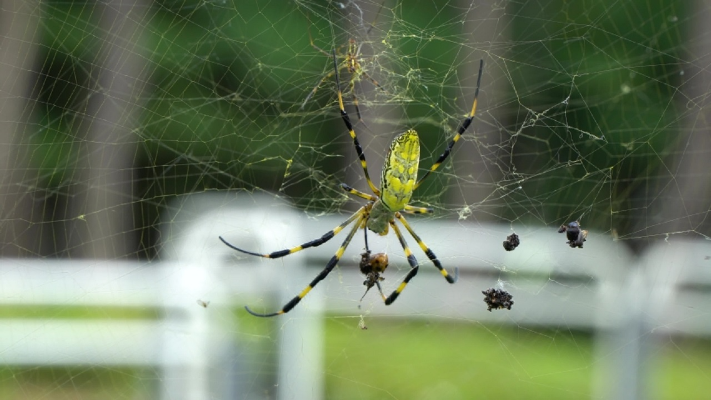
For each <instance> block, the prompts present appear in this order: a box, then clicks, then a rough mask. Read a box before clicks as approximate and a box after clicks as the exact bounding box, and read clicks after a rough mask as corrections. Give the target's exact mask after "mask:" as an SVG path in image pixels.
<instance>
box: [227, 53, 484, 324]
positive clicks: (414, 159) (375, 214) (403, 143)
mask: <svg viewBox="0 0 711 400" xmlns="http://www.w3.org/2000/svg"><path fill="white" fill-rule="evenodd" d="M333 69H334V77H335V80H336V89H337V92H336V94H337V96H338V107H339V111H340V114H341V119H342V120H343V123H344V124H345V125H346V129H348V133H349V135H350V136H351V138H352V139H353V146H354V147H355V150H356V153H357V154H358V158H359V159H360V165H361V168H363V175H365V180H366V182H367V183H368V186H369V187H370V190H371V191H372V192H373V194H369V193H365V192H361V191H359V190H356V189H354V188H352V187H350V186H348V185H346V184H341V188H342V189H343V190H344V191H345V192H347V193H349V194H352V195H355V196H357V197H360V198H361V199H365V200H367V202H366V204H365V205H364V206H362V207H361V208H360V209H358V211H356V212H355V213H353V215H351V216H350V217H348V219H347V220H346V221H345V222H343V223H342V224H340V225H338V226H337V227H335V228H334V229H332V230H330V231H328V232H326V233H325V234H323V235H322V236H321V237H320V238H318V239H314V240H312V241H310V242H306V243H303V244H301V245H299V246H296V247H293V248H290V249H284V250H278V251H275V252H272V253H269V254H261V253H255V252H251V251H247V250H243V249H240V248H238V247H236V246H235V245H233V244H231V243H229V242H228V241H227V240H225V239H224V238H223V237H222V236H220V240H221V241H222V242H223V243H224V244H225V245H227V246H229V247H230V248H232V249H234V250H237V251H239V252H242V253H245V254H249V255H252V256H257V257H264V258H272V259H273V258H280V257H285V256H288V255H290V254H294V253H296V252H299V251H301V250H304V249H307V248H309V247H317V246H321V245H322V244H324V243H326V242H328V241H329V240H331V239H332V238H333V237H334V236H336V235H337V234H339V233H340V232H341V231H342V230H344V229H345V228H346V227H348V226H349V225H351V224H353V227H352V228H351V229H350V231H349V232H348V235H347V236H346V238H345V240H344V241H343V243H342V244H341V246H340V247H339V248H338V250H336V253H335V254H334V255H333V257H331V259H330V260H329V261H328V263H327V264H326V267H325V268H324V269H323V270H322V271H321V272H320V273H319V274H318V275H317V276H316V277H315V278H314V279H313V280H312V281H311V283H309V284H308V285H307V286H306V287H305V288H304V289H303V290H302V291H301V292H300V293H299V294H297V295H296V296H295V297H294V298H293V299H291V300H290V301H289V302H287V303H286V304H285V305H284V306H283V307H282V308H281V310H279V311H277V312H273V313H266V314H261V313H257V312H254V311H252V310H250V309H249V307H246V306H245V309H246V310H247V312H249V313H250V314H252V315H254V316H257V317H274V316H277V315H282V314H286V313H288V312H289V311H291V310H292V309H293V308H294V307H295V306H296V305H297V304H299V302H300V301H301V300H302V299H303V298H304V297H306V295H308V294H309V292H310V291H311V290H312V289H313V288H314V287H316V285H317V284H318V283H319V282H321V281H322V280H323V279H325V278H326V277H327V276H328V274H330V273H331V271H333V269H334V268H335V267H336V265H337V264H338V262H339V261H340V259H341V257H342V256H343V253H344V252H345V251H346V249H347V248H348V245H349V244H350V243H351V240H352V239H353V236H355V234H356V232H357V231H358V230H359V229H363V230H370V231H372V232H375V233H377V234H378V235H381V236H384V235H387V234H388V232H389V228H392V230H393V232H395V236H397V238H398V241H399V242H400V246H401V247H402V249H403V252H404V253H405V256H406V258H407V262H408V263H409V264H410V271H409V272H408V273H407V275H406V276H405V279H404V280H403V281H402V282H401V283H400V285H399V286H398V287H397V289H395V290H394V291H393V292H392V293H391V294H390V296H388V297H385V295H384V294H383V292H382V290H380V289H381V288H380V282H381V281H382V279H381V278H382V277H381V276H380V274H381V273H382V272H383V271H384V270H385V267H387V257H385V258H383V257H382V254H381V253H379V254H376V255H374V256H373V255H371V253H370V250H369V249H368V248H367V247H366V250H365V253H363V254H361V262H360V265H361V269H362V270H365V271H366V272H365V274H366V280H365V282H364V284H365V286H366V287H368V288H370V287H373V286H377V287H378V289H379V290H380V295H381V297H382V300H383V302H384V303H385V305H390V304H392V303H393V302H395V300H396V299H397V298H398V296H400V293H402V291H403V290H405V287H406V286H407V284H408V283H409V282H410V280H412V278H414V277H415V275H417V272H418V271H419V267H420V265H419V263H418V262H417V259H416V258H415V256H414V255H413V254H412V250H410V247H409V246H408V244H407V241H406V240H405V237H404V236H403V235H402V232H401V231H400V227H399V226H398V224H397V222H399V223H400V224H401V225H402V226H404V227H405V229H406V230H407V232H408V233H409V234H410V236H412V238H413V239H415V242H417V244H418V245H419V246H420V249H422V251H423V252H424V253H425V255H426V256H427V258H429V259H430V261H432V263H433V264H434V266H435V268H437V269H438V270H439V272H440V273H441V274H442V276H443V277H444V279H445V280H446V281H447V282H449V283H455V282H456V281H457V279H458V277H459V270H458V269H456V268H455V270H454V276H452V275H450V274H449V273H448V272H447V270H445V269H444V267H443V266H442V264H441V263H440V262H439V260H438V259H437V256H436V255H435V254H434V252H433V251H432V250H431V249H430V248H429V247H427V245H426V244H425V243H424V242H423V241H422V239H420V236H419V235H418V234H417V233H415V231H414V230H413V229H412V227H411V226H410V223H409V222H407V220H406V219H405V217H404V216H403V214H427V213H432V212H433V210H432V209H431V208H424V207H415V206H411V205H410V204H408V203H409V202H410V199H411V198H412V193H413V191H414V190H415V189H417V188H418V187H419V186H420V185H421V184H422V182H423V181H424V180H425V179H427V177H428V176H430V174H431V173H432V172H434V171H436V170H437V168H439V166H440V165H441V164H442V163H443V162H444V161H445V160H446V159H447V157H448V156H449V154H450V153H451V152H452V149H453V148H454V145H455V144H456V143H457V142H458V141H459V139H460V138H461V137H462V135H463V134H464V132H465V131H466V130H467V128H468V127H469V125H471V123H472V120H473V119H474V115H475V114H476V106H477V99H478V97H479V86H480V84H481V75H482V72H483V70H484V60H481V61H480V63H479V75H478V78H477V86H476V90H475V92H474V101H473V103H472V108H471V111H470V112H469V115H468V116H467V117H466V118H465V119H464V121H462V123H461V125H459V128H458V129H457V133H456V134H455V135H454V137H453V138H452V139H451V141H450V142H449V144H447V147H446V148H445V149H444V152H443V153H442V154H441V155H440V156H439V158H438V159H437V161H435V163H434V164H432V166H431V167H430V169H429V170H428V171H427V172H426V173H425V175H424V176H422V177H421V178H420V179H419V180H418V179H417V172H418V168H419V163H420V140H419V137H418V135H417V132H416V131H415V130H413V129H409V130H407V131H405V132H404V133H402V134H400V135H398V136H397V137H395V139H394V140H393V141H392V143H391V144H390V150H389V151H388V154H387V156H386V157H385V165H384V166H383V172H382V175H381V178H380V188H378V187H376V186H375V184H374V183H373V181H372V180H371V179H370V174H369V173H368V164H367V163H366V161H365V154H363V148H362V147H361V145H360V143H359V142H358V138H357V136H356V133H355V131H354V130H353V124H352V123H351V120H350V117H348V113H347V112H346V110H345V108H344V106H343V94H342V93H341V89H340V83H339V80H338V61H337V59H336V51H335V50H333ZM366 234H367V231H366ZM366 246H367V244H366ZM366 293H367V289H366Z"/></svg>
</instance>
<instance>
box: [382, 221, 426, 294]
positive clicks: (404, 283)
mask: <svg viewBox="0 0 711 400" xmlns="http://www.w3.org/2000/svg"><path fill="white" fill-rule="evenodd" d="M390 226H392V228H393V230H394V231H395V235H396V236H397V239H398V240H399V241H400V245H401V246H402V249H403V250H404V251H405V256H407V262H408V263H409V264H410V268H411V269H410V272H408V273H407V276H405V279H403V281H402V282H401V283H400V286H398V287H397V289H395V291H393V292H392V293H391V294H390V296H388V298H387V299H385V305H386V306H389V305H390V304H392V303H393V302H394V301H395V300H396V299H397V298H398V296H400V293H401V292H402V291H403V290H405V286H407V284H408V282H410V279H412V278H414V277H415V275H417V271H418V270H419V269H420V266H419V265H418V264H417V259H416V258H415V256H414V255H413V254H412V250H410V247H409V246H408V245H407V242H406V241H405V237H403V236H402V232H400V228H398V226H397V225H396V224H395V221H394V220H393V221H390Z"/></svg>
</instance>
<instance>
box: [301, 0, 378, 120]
mask: <svg viewBox="0 0 711 400" xmlns="http://www.w3.org/2000/svg"><path fill="white" fill-rule="evenodd" d="M382 6H383V5H382V4H381V5H380V7H381V9H382ZM378 15H380V11H378ZM376 18H377V17H376ZM372 27H373V26H372V25H371V28H372ZM369 32H370V29H368V31H367V32H366V34H367V33H369ZM309 41H310V42H311V47H313V48H314V49H316V50H318V51H319V52H321V53H323V54H325V55H326V56H328V57H332V55H331V54H329V53H328V52H327V51H325V50H323V49H321V48H320V47H318V46H316V44H314V39H313V37H312V36H311V28H309ZM362 49H363V42H361V43H360V44H359V43H358V42H357V41H356V40H355V39H353V38H350V39H348V46H347V50H346V53H345V54H343V55H340V56H337V55H336V54H335V53H334V54H333V57H334V61H335V58H336V57H340V58H342V59H343V61H342V62H341V63H340V64H338V67H337V68H336V70H335V71H331V72H329V73H328V74H326V75H325V76H324V77H323V78H321V79H320V80H319V81H318V83H317V84H316V86H314V88H313V89H311V92H309V95H308V96H306V99H304V102H303V103H301V109H302V110H303V109H304V108H305V107H306V103H308V102H309V100H310V99H311V98H312V97H313V96H314V95H315V94H316V91H318V89H319V87H321V85H322V84H323V83H324V82H325V81H326V80H328V79H330V78H331V77H333V76H334V75H335V74H337V73H339V72H343V71H348V74H349V75H350V80H349V81H348V92H347V93H350V95H351V96H352V97H353V106H354V107H355V110H356V115H357V116H358V120H359V121H362V120H363V118H362V117H361V114H360V107H359V104H358V97H357V96H356V93H355V86H356V83H359V82H360V81H361V79H366V80H368V81H369V82H370V83H372V84H373V86H375V87H376V88H378V89H380V90H381V91H382V92H383V93H387V91H386V90H385V89H384V88H383V87H382V86H381V85H380V84H379V83H378V81H376V80H375V79H373V77H371V76H370V75H369V74H368V72H366V68H365V67H364V65H365V64H366V59H365V58H363V57H362V56H361V50H362Z"/></svg>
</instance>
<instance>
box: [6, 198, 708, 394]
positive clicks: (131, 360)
mask: <svg viewBox="0 0 711 400" xmlns="http://www.w3.org/2000/svg"><path fill="white" fill-rule="evenodd" d="M174 210H175V211H174V212H172V213H170V214H169V215H166V216H165V218H164V221H165V222H164V224H163V226H162V230H161V232H162V235H163V236H162V237H163V239H164V240H163V244H162V246H163V247H162V249H161V261H160V262H156V263H147V264H146V263H137V262H110V261H73V260H71V261H67V260H7V259H6V260H0V264H2V268H1V269H0V271H1V272H0V274H1V275H0V291H1V295H0V306H3V307H13V306H22V307H25V306H28V305H33V306H42V307H47V306H51V307H88V308H96V309H98V310H101V309H104V308H105V309H106V310H107V312H106V315H107V316H108V315H110V312H109V310H112V309H116V308H122V309H136V310H146V309H151V310H155V312H154V313H146V315H147V316H148V317H145V318H135V317H132V318H128V319H125V320H122V319H117V318H114V317H108V318H104V319H102V318H91V319H64V318H52V317H51V316H50V317H48V316H46V315H44V316H42V317H32V316H23V317H12V318H5V319H3V321H2V324H0V360H1V362H2V363H3V364H6V365H94V366H97V365H109V366H110V365H137V366H151V367H155V368H156V370H158V371H160V372H161V379H160V382H161V386H162V387H161V395H162V397H163V398H165V399H207V398H235V393H241V394H243V395H244V394H245V393H246V392H244V391H243V390H244V389H243V388H240V387H238V386H239V381H238V380H237V381H236V383H235V385H233V386H230V385H218V384H216V383H215V379H214V378H213V377H212V375H214V373H215V371H229V370H230V369H232V368H235V367H234V364H235V362H237V361H235V360H236V359H238V358H239V357H240V355H241V354H244V352H245V351H248V350H249V349H244V347H243V344H241V343H238V342H235V340H234V339H235V335H234V332H236V329H237V325H236V324H237V322H236V321H235V320H234V319H233V318H232V314H231V310H232V309H233V307H234V306H235V304H238V305H242V304H244V302H245V301H247V300H249V301H251V303H250V306H251V307H252V308H253V309H255V310H257V311H260V310H266V311H273V310H275V309H278V308H279V307H280V306H281V305H282V304H284V302H286V301H287V300H288V299H290V298H291V297H293V296H294V295H295V294H297V293H298V292H300V291H301V290H302V289H303V287H304V286H305V285H306V284H307V283H308V282H310V281H311V279H312V278H313V277H314V276H315V275H316V274H317V273H318V272H319V271H320V270H321V269H322V268H323V267H324V266H325V265H326V262H327V261H328V259H329V258H330V257H331V256H332V255H333V253H334V252H335V250H336V249H337V248H338V246H339V245H340V243H341V242H342V241H343V237H342V236H345V234H343V235H340V236H337V237H336V238H334V239H332V241H331V242H329V243H328V244H325V245H323V246H321V247H318V248H313V249H308V250H306V251H303V252H300V253H297V254H294V255H291V256H289V257H287V258H284V259H281V261H279V260H264V259H260V258H257V257H251V256H247V255H243V254H240V253H237V252H235V251H233V250H231V249H229V248H227V247H226V246H224V245H223V244H222V243H221V242H220V241H219V240H218V239H217V237H218V236H220V235H222V236H223V237H225V238H226V239H227V240H229V241H230V242H232V243H235V244H237V245H239V246H240V247H243V248H245V249H250V250H254V251H261V252H269V251H273V250H278V249H282V248H286V247H292V246H295V245H297V244H300V243H303V242H305V241H308V240H311V239H314V238H316V237H319V236H320V235H322V234H323V233H325V232H326V231H328V230H330V229H332V228H333V227H335V226H336V225H338V224H339V223H341V222H342V221H343V220H344V219H345V217H344V216H320V217H318V218H309V217H308V216H306V215H305V214H304V213H300V212H296V211H294V209H293V208H292V207H290V206H289V205H287V204H285V203H282V202H279V201H275V200H274V199H273V197H268V196H258V195H251V194H246V193H239V194H238V195H235V194H234V193H232V194H222V195H196V196H189V197H186V198H184V199H183V200H182V201H181V202H180V203H179V204H176V205H175V207H174ZM412 222H413V227H414V228H415V230H416V231H417V232H418V233H419V234H420V236H421V237H422V239H423V240H424V241H425V242H426V243H427V244H428V245H429V246H430V247H431V248H432V250H433V251H434V252H435V253H436V254H437V255H438V257H439V259H440V260H441V261H442V263H443V264H444V265H445V267H446V268H448V269H449V270H450V272H453V269H454V268H455V267H458V268H459V269H460V274H461V276H460V281H459V282H458V283H457V284H455V285H449V284H447V283H446V282H445V281H444V279H443V278H442V276H441V275H440V274H439V273H438V272H437V270H436V269H435V268H433V267H432V266H431V265H430V263H429V262H428V261H427V259H426V257H424V255H422V253H421V252H420V251H419V249H417V248H416V244H415V243H414V240H410V241H409V242H410V245H411V247H412V248H413V251H414V252H415V254H416V255H418V259H419V260H420V261H421V263H422V264H423V267H422V268H421V271H420V272H419V273H418V275H417V276H416V277H415V278H414V279H413V280H412V281H411V283H410V285H408V287H407V288H406V290H405V291H404V292H403V294H402V295H401V296H400V298H399V299H398V301H397V302H396V303H395V304H394V305H392V306H389V307H386V306H384V305H383V304H382V302H381V300H380V298H379V296H377V295H376V294H375V293H369V294H368V296H366V298H365V299H364V300H363V303H362V309H361V310H358V308H357V307H358V304H359V299H360V297H361V296H362V294H363V291H364V290H365V288H364V286H363V285H362V282H363V279H364V278H363V276H362V275H360V273H359V272H358V269H357V267H356V264H357V262H358V261H359V253H360V252H361V251H362V246H363V241H362V237H360V234H359V235H358V236H356V238H354V240H353V243H352V245H351V247H350V249H351V250H350V251H348V252H346V255H345V256H344V258H343V260H342V262H341V265H340V267H339V268H337V269H336V270H335V271H334V272H333V273H332V275H333V276H331V277H329V278H328V279H326V280H324V281H323V282H321V283H320V284H319V285H318V286H317V288H316V289H314V290H313V291H312V292H311V293H310V294H309V296H307V297H306V298H305V299H304V301H302V303H301V304H299V305H298V306H297V307H296V308H295V309H294V310H293V311H292V312H291V313H290V314H288V315H287V316H282V317H279V318H282V319H283V320H284V324H283V326H281V328H280V330H279V332H280V338H279V341H280V342H279V349H280V350H279V353H278V354H279V360H278V369H279V372H278V376H277V379H278V383H279V386H278V393H279V398H282V399H287V398H297V399H299V398H312V399H313V398H320V397H322V388H323V380H322V379H323V378H322V375H323V374H322V371H323V367H322V359H323V357H322V349H321V346H322V338H323V336H322V322H323V318H321V317H320V316H321V315H323V314H324V313H326V312H328V313H345V314H351V315H357V314H360V313H362V314H366V315H368V316H369V317H374V316H399V317H406V318H428V319H433V318H449V319H467V320H477V321H484V322H486V321H491V322H495V323H511V324H517V325H529V326H530V325H535V326H561V325H563V326H565V327H575V328H586V329H592V330H595V331H596V332H598V333H599V334H598V335H597V336H596V337H597V338H599V340H598V341H597V346H596V348H597V349H598V350H597V351H598V355H599V357H598V358H599V359H600V360H602V361H601V362H599V363H596V369H597V371H596V377H597V379H598V381H599V384H598V385H597V387H598V389H597V392H598V393H596V394H597V395H599V396H600V397H604V398H625V399H627V398H644V397H645V396H646V394H645V393H644V387H643V384H642V383H641V382H642V379H641V376H642V375H643V374H644V371H643V369H642V368H641V367H640V364H641V363H642V362H641V361H642V360H643V358H644V351H645V341H646V340H651V337H652V336H654V335H668V334H684V335H710V334H711V317H710V315H711V314H710V313H709V311H708V310H709V305H711V294H710V290H709V288H711V267H709V264H710V263H711V261H709V260H708V259H707V257H708V256H709V255H711V246H710V245H709V244H708V243H706V242H684V241H674V240H672V241H670V242H660V243H659V244H658V245H656V246H653V247H652V248H651V249H650V250H648V251H647V252H646V253H645V254H644V255H643V256H642V257H634V256H633V255H632V254H631V253H629V252H628V251H627V250H626V247H625V246H623V245H621V244H619V243H615V242H613V241H612V240H611V238H610V237H609V235H605V234H598V233H596V232H591V233H590V235H589V236H588V241H587V242H586V243H585V247H584V249H571V248H569V247H568V246H567V245H565V243H564V242H565V240H566V239H565V238H564V235H562V234H558V233H557V232H556V229H555V227H540V228H536V229H528V230H524V229H521V230H517V232H516V233H517V234H518V235H519V236H520V237H521V240H522V244H521V245H520V246H519V248H518V249H516V250H515V251H513V252H506V251H504V249H503V247H502V241H503V240H504V239H505V238H506V236H507V235H508V234H510V233H511V231H510V228H509V227H508V226H501V225H487V224H478V223H475V222H473V221H459V222H457V221H450V220H447V221H445V220H436V219H435V220H432V219H423V218H418V219H415V218H412ZM392 236H393V235H389V236H388V237H386V238H380V237H376V235H369V236H368V238H369V242H370V247H371V249H372V250H374V251H387V253H388V254H389V255H390V264H391V266H390V267H389V269H388V270H387V271H386V274H385V276H386V281H384V282H383V283H384V286H385V287H384V290H388V291H389V290H392V289H393V288H394V287H395V285H396V284H397V283H399V281H400V279H402V277H404V275H405V274H406V273H407V270H408V269H409V267H408V265H407V262H406V261H405V259H404V257H403V256H400V255H401V254H402V250H401V248H400V246H399V244H398V243H397V241H396V240H395V239H394V237H392ZM500 280H501V281H503V282H504V285H505V288H506V289H507V290H508V291H510V292H511V293H512V294H513V295H514V301H515V305H514V307H513V309H512V310H511V311H498V312H488V311H487V310H486V306H485V304H484V302H483V301H482V297H483V296H482V295H481V291H482V290H484V289H487V288H489V287H494V286H496V285H497V284H499V281H500ZM198 299H202V300H205V301H210V305H209V307H208V308H207V309H206V308H203V307H200V306H199V305H198V304H197V303H196V302H197V300H198ZM243 397H245V396H243Z"/></svg>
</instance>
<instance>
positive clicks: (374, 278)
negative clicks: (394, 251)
mask: <svg viewBox="0 0 711 400" xmlns="http://www.w3.org/2000/svg"><path fill="white" fill-rule="evenodd" d="M366 240H368V239H367V236H366ZM359 267H360V272H361V273H363V275H365V281H363V285H365V287H366V289H365V293H363V297H361V298H360V300H361V301H363V298H364V297H365V295H366V294H368V291H369V290H370V288H372V287H373V286H377V287H378V291H379V292H380V296H381V297H382V298H383V299H385V295H384V294H383V289H382V288H381V287H380V282H381V281H384V280H385V278H383V277H382V276H380V274H381V273H383V272H385V268H387V267H388V255H387V254H385V253H376V254H373V255H371V251H370V250H365V251H364V252H363V253H362V254H361V255H360V264H359Z"/></svg>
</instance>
